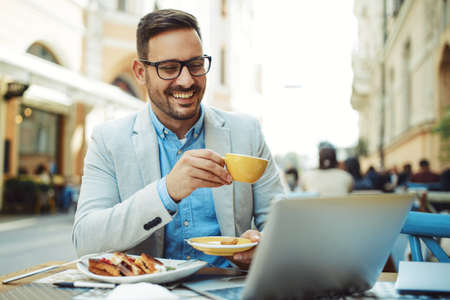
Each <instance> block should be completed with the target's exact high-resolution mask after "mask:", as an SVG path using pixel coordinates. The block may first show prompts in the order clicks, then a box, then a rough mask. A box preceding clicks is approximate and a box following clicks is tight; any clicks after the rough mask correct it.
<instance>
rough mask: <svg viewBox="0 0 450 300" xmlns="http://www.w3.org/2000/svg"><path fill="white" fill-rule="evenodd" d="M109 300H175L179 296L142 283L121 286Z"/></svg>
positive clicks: (158, 286) (110, 295) (153, 285)
mask: <svg viewBox="0 0 450 300" xmlns="http://www.w3.org/2000/svg"><path fill="white" fill-rule="evenodd" d="M107 299H108V300H128V299H133V300H147V299H149V300H160V299H161V300H172V299H173V300H175V299H179V298H178V296H176V295H174V294H172V293H171V292H170V291H169V290H168V289H166V288H165V287H162V286H160V285H157V284H152V283H148V282H140V283H133V284H131V283H130V284H121V285H119V286H118V287H116V288H115V289H114V290H113V291H112V292H111V293H110V294H109V295H108V298H107Z"/></svg>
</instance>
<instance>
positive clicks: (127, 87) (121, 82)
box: [112, 76, 137, 98]
mask: <svg viewBox="0 0 450 300" xmlns="http://www.w3.org/2000/svg"><path fill="white" fill-rule="evenodd" d="M112 85H115V86H117V87H119V88H120V89H121V90H122V91H124V92H125V93H128V94H130V95H131V96H133V97H136V98H137V93H136V91H135V90H134V88H133V87H132V86H131V84H130V83H128V81H127V80H125V79H123V78H122V77H120V76H119V77H116V79H114V81H113V82H112Z"/></svg>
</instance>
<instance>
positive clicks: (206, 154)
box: [189, 149, 225, 167]
mask: <svg viewBox="0 0 450 300" xmlns="http://www.w3.org/2000/svg"><path fill="white" fill-rule="evenodd" d="M189 152H191V154H192V155H193V156H195V157H199V158H204V159H208V160H212V161H214V162H215V163H217V164H219V165H220V166H221V167H224V166H225V161H224V160H223V158H222V156H220V155H219V154H218V153H217V152H215V151H213V150H210V149H198V150H192V151H189Z"/></svg>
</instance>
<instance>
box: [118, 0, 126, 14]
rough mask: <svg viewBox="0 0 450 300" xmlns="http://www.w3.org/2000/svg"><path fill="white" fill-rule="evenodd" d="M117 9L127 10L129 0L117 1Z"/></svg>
mask: <svg viewBox="0 0 450 300" xmlns="http://www.w3.org/2000/svg"><path fill="white" fill-rule="evenodd" d="M117 10H118V11H123V12H126V11H127V0H118V1H117Z"/></svg>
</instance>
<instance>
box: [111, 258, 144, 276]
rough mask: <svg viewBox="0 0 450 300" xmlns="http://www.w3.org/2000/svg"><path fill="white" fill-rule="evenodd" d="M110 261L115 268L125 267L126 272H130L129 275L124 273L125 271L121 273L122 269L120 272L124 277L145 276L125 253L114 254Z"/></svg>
mask: <svg viewBox="0 0 450 300" xmlns="http://www.w3.org/2000/svg"><path fill="white" fill-rule="evenodd" d="M111 261H112V262H113V263H114V264H116V265H117V266H120V265H123V266H124V267H126V268H127V269H128V270H130V271H131V274H130V273H128V272H126V271H125V270H123V271H122V269H121V270H120V271H121V272H122V273H124V275H125V276H134V275H142V274H145V272H144V271H143V270H142V269H141V268H140V267H139V266H138V265H136V264H135V263H134V261H135V260H134V259H132V258H131V257H129V256H128V255H126V254H125V253H122V252H114V254H113V257H112V258H111Z"/></svg>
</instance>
